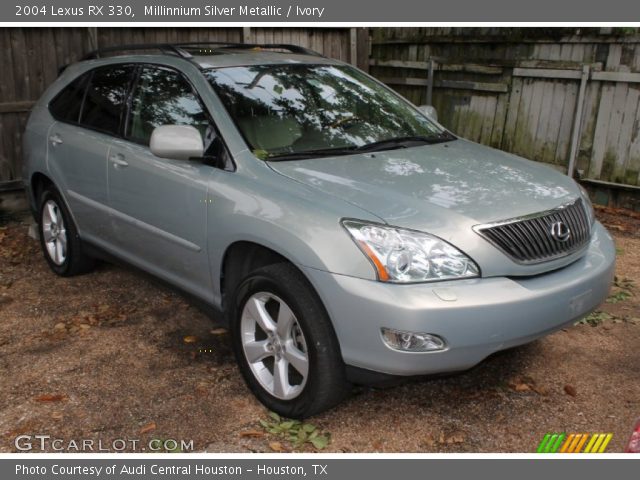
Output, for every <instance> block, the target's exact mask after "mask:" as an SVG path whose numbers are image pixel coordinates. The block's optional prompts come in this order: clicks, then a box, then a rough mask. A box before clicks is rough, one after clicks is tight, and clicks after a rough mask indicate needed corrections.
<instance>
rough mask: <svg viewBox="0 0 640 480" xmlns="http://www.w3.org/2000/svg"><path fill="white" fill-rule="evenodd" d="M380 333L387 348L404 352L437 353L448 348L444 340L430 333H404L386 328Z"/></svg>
mask: <svg viewBox="0 0 640 480" xmlns="http://www.w3.org/2000/svg"><path fill="white" fill-rule="evenodd" d="M380 331H381V332H382V339H383V340H384V343H386V344H387V346H389V347H391V348H393V349H394V350H400V351H402V352H435V351H438V350H444V349H445V347H446V343H445V341H444V340H443V339H442V338H440V337H438V336H437V335H431V334H430V333H418V332H403V331H401V330H393V329H391V328H384V327H383V328H381V329H380Z"/></svg>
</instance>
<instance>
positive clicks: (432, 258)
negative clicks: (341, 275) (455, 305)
mask: <svg viewBox="0 0 640 480" xmlns="http://www.w3.org/2000/svg"><path fill="white" fill-rule="evenodd" d="M342 225H343V226H344V227H345V228H346V229H347V231H348V232H349V234H350V235H351V237H352V238H353V240H354V241H355V242H356V244H357V245H358V247H360V250H362V253H364V254H365V255H366V256H367V258H369V260H370V261H371V263H372V264H373V266H374V267H375V269H376V273H377V275H378V280H380V281H383V282H396V283H411V282H431V281H435V280H452V279H458V278H471V277H477V276H479V274H480V269H479V268H478V266H477V265H476V264H475V263H474V262H473V260H471V259H470V258H469V257H467V256H466V255H465V254H464V253H462V252H461V251H460V250H458V249H457V248H455V247H453V246H452V245H450V244H448V243H447V242H445V241H444V240H442V239H440V238H438V237H434V236H433V235H429V234H427V233H422V232H416V231H413V230H405V229H401V228H395V227H389V226H386V225H378V224H372V223H364V222H360V221H357V220H343V221H342Z"/></svg>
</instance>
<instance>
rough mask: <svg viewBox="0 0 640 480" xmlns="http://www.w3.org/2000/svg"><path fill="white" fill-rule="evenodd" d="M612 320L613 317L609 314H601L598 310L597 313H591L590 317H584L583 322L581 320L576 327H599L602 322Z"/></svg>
mask: <svg viewBox="0 0 640 480" xmlns="http://www.w3.org/2000/svg"><path fill="white" fill-rule="evenodd" d="M612 318H613V317H612V316H611V315H609V314H608V313H605V312H600V311H599V310H596V311H595V312H593V313H590V314H589V315H587V316H586V317H584V318H583V319H582V320H579V321H578V322H576V325H591V326H592V327H597V326H598V325H600V324H601V323H602V322H604V321H606V320H611V319H612Z"/></svg>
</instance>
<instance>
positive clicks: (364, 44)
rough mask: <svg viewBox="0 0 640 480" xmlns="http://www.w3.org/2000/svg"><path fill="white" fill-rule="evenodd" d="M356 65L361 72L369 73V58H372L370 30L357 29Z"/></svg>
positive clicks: (365, 28) (366, 28)
mask: <svg viewBox="0 0 640 480" xmlns="http://www.w3.org/2000/svg"><path fill="white" fill-rule="evenodd" d="M356 50H357V52H358V53H357V56H356V62H357V63H355V64H354V65H356V66H357V67H358V68H359V69H360V70H364V71H365V72H367V73H368V72H369V57H370V56H371V51H370V50H371V39H370V38H369V28H368V27H359V28H356Z"/></svg>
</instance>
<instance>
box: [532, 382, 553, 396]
mask: <svg viewBox="0 0 640 480" xmlns="http://www.w3.org/2000/svg"><path fill="white" fill-rule="evenodd" d="M531 389H532V390H533V391H534V392H536V393H537V394H538V395H542V396H543V397H546V396H547V395H549V390H547V389H546V388H545V387H543V386H540V385H534V386H533V387H531Z"/></svg>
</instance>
